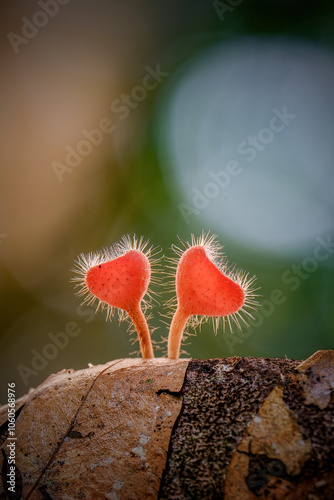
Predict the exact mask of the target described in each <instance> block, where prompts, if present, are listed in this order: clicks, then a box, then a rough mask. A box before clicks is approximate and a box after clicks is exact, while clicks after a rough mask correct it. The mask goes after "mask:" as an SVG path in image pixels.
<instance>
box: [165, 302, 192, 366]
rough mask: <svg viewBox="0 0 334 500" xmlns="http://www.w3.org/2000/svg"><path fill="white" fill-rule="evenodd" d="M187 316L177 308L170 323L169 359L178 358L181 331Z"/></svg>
mask: <svg viewBox="0 0 334 500" xmlns="http://www.w3.org/2000/svg"><path fill="white" fill-rule="evenodd" d="M188 318H189V316H187V315H185V314H184V313H183V312H182V309H181V308H179V307H178V308H177V310H176V312H175V314H174V316H173V319H172V323H171V325H170V331H169V336H168V357H169V359H178V358H179V353H180V347H181V342H182V337H183V331H184V328H185V326H186V323H187V321H188Z"/></svg>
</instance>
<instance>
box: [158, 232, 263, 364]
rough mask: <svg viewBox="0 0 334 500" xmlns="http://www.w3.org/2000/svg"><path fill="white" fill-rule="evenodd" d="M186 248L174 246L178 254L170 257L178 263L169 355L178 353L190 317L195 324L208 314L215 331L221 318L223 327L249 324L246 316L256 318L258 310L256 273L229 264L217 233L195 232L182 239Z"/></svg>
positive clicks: (193, 324) (239, 326)
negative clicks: (198, 234)
mask: <svg viewBox="0 0 334 500" xmlns="http://www.w3.org/2000/svg"><path fill="white" fill-rule="evenodd" d="M183 246H184V249H182V248H178V247H175V246H173V247H172V249H173V250H174V252H175V253H176V255H177V258H175V259H170V260H171V261H172V262H173V263H174V266H175V288H176V299H177V304H176V311H175V313H174V315H173V319H172V322H171V327H170V332H169V337H168V356H169V357H170V358H172V359H177V358H178V357H179V351H180V346H181V341H182V338H183V332H184V329H185V326H186V324H187V322H188V320H189V319H190V318H191V323H192V326H194V327H196V326H198V325H199V324H201V323H202V322H203V321H206V320H207V319H208V318H210V317H211V318H212V319H213V321H214V323H213V324H214V329H215V332H216V331H217V328H218V326H219V320H220V318H222V320H223V327H224V329H225V323H226V322H227V324H228V325H229V328H230V330H231V332H233V324H235V325H236V326H237V327H238V328H239V329H241V324H240V321H242V322H243V323H244V324H245V325H247V326H248V323H247V317H248V318H253V316H252V314H251V310H256V309H257V306H258V302H257V300H256V297H257V294H256V293H255V292H256V290H257V289H255V288H254V282H255V276H253V277H252V278H249V277H248V274H247V273H244V272H243V271H240V270H237V269H236V267H235V266H230V265H229V264H228V262H227V259H226V258H225V257H224V255H223V253H222V248H223V247H222V246H221V245H219V243H218V242H217V240H216V236H215V235H210V234H209V233H208V234H206V235H205V234H204V233H202V236H201V237H200V238H197V239H196V238H195V237H194V236H193V235H192V239H191V243H187V242H186V243H183Z"/></svg>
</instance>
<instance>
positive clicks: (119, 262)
mask: <svg viewBox="0 0 334 500" xmlns="http://www.w3.org/2000/svg"><path fill="white" fill-rule="evenodd" d="M156 255H157V252H156V249H154V248H153V247H149V246H148V242H147V241H146V242H144V240H143V238H142V237H141V238H140V239H137V237H136V236H133V238H131V237H130V236H123V238H122V239H121V240H120V242H118V243H116V244H114V245H113V246H112V247H110V248H106V249H104V250H103V251H102V252H91V253H89V254H87V255H84V254H80V255H79V257H78V259H77V261H76V267H75V268H74V269H73V271H74V272H75V273H76V275H77V276H76V277H75V278H73V279H72V281H74V282H75V283H76V286H77V287H78V288H79V290H78V291H77V295H78V296H79V297H83V303H84V304H86V305H92V304H95V303H96V301H97V307H96V312H97V311H98V309H99V308H101V310H102V311H104V310H106V311H107V319H108V318H109V319H111V317H112V316H113V314H114V310H115V309H118V312H119V319H120V320H122V319H124V317H125V313H127V314H128V316H129V317H130V318H131V320H132V322H133V324H134V327H135V329H136V331H137V333H138V338H139V342H140V347H141V352H142V355H143V358H152V357H153V356H154V355H153V348H152V343H151V336H150V333H149V328H148V325H147V321H146V318H145V314H144V313H145V312H146V309H147V308H148V307H149V304H148V302H147V301H146V300H144V297H145V295H147V296H148V297H149V298H151V294H150V292H149V291H148V287H149V283H150V281H152V280H151V270H152V267H151V266H152V264H156V263H157V261H158V260H159V259H156V258H155V257H156ZM142 307H143V309H144V312H143V310H142Z"/></svg>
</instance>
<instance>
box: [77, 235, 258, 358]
mask: <svg viewBox="0 0 334 500" xmlns="http://www.w3.org/2000/svg"><path fill="white" fill-rule="evenodd" d="M172 249H173V250H174V252H175V253H176V257H175V258H174V259H171V260H173V261H174V264H175V290H176V299H177V301H176V310H175V311H174V315H173V318H172V321H171V325H170V331H169V336H168V357H169V358H170V359H178V357H179V353H180V347H181V342H182V338H183V334H184V331H185V328H186V325H187V322H188V320H189V319H191V318H192V319H195V318H196V319H199V318H200V317H202V318H203V317H212V318H221V317H222V318H223V321H224V324H225V321H227V322H228V324H229V326H230V329H231V330H232V323H235V324H236V325H237V326H238V327H239V328H240V327H241V325H240V321H242V322H244V323H245V324H246V325H247V317H252V315H251V310H252V309H256V306H257V302H256V293H255V291H256V290H255V289H254V281H255V277H253V278H251V279H248V275H247V274H245V273H243V272H240V271H236V270H235V268H228V267H227V264H226V262H225V261H224V259H222V253H221V250H222V247H221V246H220V245H219V244H218V243H217V241H216V237H215V236H214V235H212V236H210V235H209V234H207V235H204V234H202V236H201V237H200V238H198V239H195V238H194V236H192V241H191V243H185V244H184V249H181V248H177V247H172ZM154 262H155V261H154V249H153V248H152V247H149V245H148V242H144V240H143V238H140V239H139V240H138V239H137V238H136V237H135V236H134V237H133V238H131V237H129V236H124V237H123V238H122V240H121V241H120V242H119V243H116V244H115V245H114V246H113V247H111V248H109V249H105V250H104V251H103V252H101V253H100V252H96V253H95V252H94V253H90V254H88V255H83V254H81V255H80V256H79V257H78V259H77V261H76V268H75V269H74V271H75V272H76V273H77V277H76V278H74V279H73V281H75V282H76V283H77V286H78V287H79V291H78V295H79V296H82V297H84V303H86V304H88V305H91V304H94V303H95V302H96V301H98V305H97V308H96V310H98V309H99V308H101V309H102V310H106V311H107V318H108V317H109V318H111V316H112V315H113V311H114V309H115V308H116V309H118V310H119V311H120V312H121V316H122V315H123V314H124V312H125V313H127V314H128V316H129V317H130V318H131V320H132V322H133V325H134V327H135V329H136V331H137V334H138V339H139V343H140V350H141V354H142V357H143V358H144V359H150V358H153V357H154V352H153V347H152V341H151V335H150V331H149V327H148V323H147V320H146V317H145V314H144V311H143V304H145V301H144V297H145V296H146V295H147V294H149V292H148V288H149V284H150V281H151V275H152V264H153V265H154ZM144 309H145V307H144ZM199 321H200V320H199Z"/></svg>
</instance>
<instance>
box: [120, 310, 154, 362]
mask: <svg viewBox="0 0 334 500" xmlns="http://www.w3.org/2000/svg"><path fill="white" fill-rule="evenodd" d="M127 313H128V315H129V316H130V318H131V319H132V321H133V324H134V326H135V329H136V330H137V333H138V338H139V344H140V351H141V354H142V356H143V359H150V358H154V353H153V347H152V341H151V335H150V332H149V329H148V324H147V321H146V319H145V316H144V314H143V311H142V310H141V307H140V304H133V305H132V306H131V308H129V309H127Z"/></svg>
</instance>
